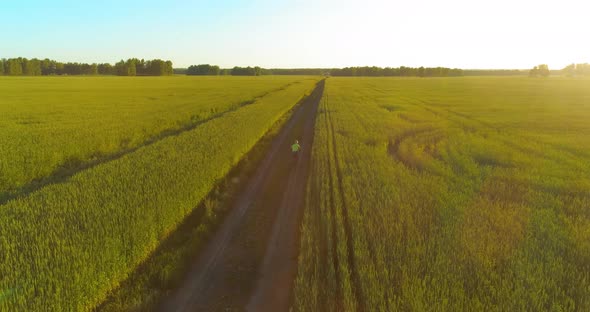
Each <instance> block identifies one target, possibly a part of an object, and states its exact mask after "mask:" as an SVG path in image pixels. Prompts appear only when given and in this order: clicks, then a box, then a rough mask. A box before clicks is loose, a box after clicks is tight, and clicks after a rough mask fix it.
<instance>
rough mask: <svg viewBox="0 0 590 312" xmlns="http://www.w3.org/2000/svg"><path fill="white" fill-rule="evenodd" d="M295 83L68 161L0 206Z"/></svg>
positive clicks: (6, 196) (0, 196)
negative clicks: (121, 145)
mask: <svg viewBox="0 0 590 312" xmlns="http://www.w3.org/2000/svg"><path fill="white" fill-rule="evenodd" d="M296 83H299V82H291V83H288V84H286V85H284V86H280V87H278V88H275V89H272V90H269V91H266V92H263V93H261V94H259V95H256V96H254V97H253V98H252V99H250V100H247V101H243V102H240V103H236V104H235V105H233V106H231V107H230V108H229V109H227V110H224V111H222V112H218V113H215V114H213V115H211V116H209V117H207V118H204V119H200V120H198V121H194V122H191V123H187V124H186V125H184V126H182V127H180V128H174V129H164V130H162V131H161V132H160V133H158V134H155V135H153V136H152V137H149V138H147V139H146V140H144V141H143V142H142V143H140V144H139V145H137V146H134V147H127V148H123V149H121V150H119V151H117V152H114V153H110V154H100V155H96V156H90V158H91V159H90V160H87V161H82V160H78V159H68V160H66V162H65V163H64V164H62V165H61V166H59V167H57V168H56V169H54V170H53V171H52V172H51V173H50V174H49V175H48V176H46V177H43V178H38V179H34V180H32V181H31V182H29V183H27V184H25V185H23V186H21V187H19V188H18V190H16V191H15V192H14V193H11V194H10V193H8V194H2V193H1V192H0V206H1V205H4V204H6V203H7V202H9V201H11V200H14V199H18V198H22V197H26V196H28V195H29V194H31V193H33V192H35V191H37V190H39V189H42V188H43V187H45V186H48V185H51V184H60V183H64V182H67V181H68V179H70V178H71V177H72V176H74V175H76V174H77V173H79V172H82V171H84V170H88V169H91V168H94V167H96V166H99V165H101V164H104V163H108V162H110V161H114V160H117V159H119V158H122V157H124V156H125V155H128V154H131V153H134V152H136V151H138V150H140V149H142V148H144V147H147V146H150V145H152V144H155V143H158V142H160V141H162V140H164V139H166V138H168V137H173V136H178V135H181V134H182V133H184V132H187V131H191V130H194V129H196V128H198V127H199V126H201V125H203V124H205V123H207V122H209V121H212V120H215V119H218V118H221V117H223V116H224V115H226V114H229V113H231V112H235V111H237V110H238V109H240V108H242V107H244V106H246V105H250V104H254V103H256V102H257V101H259V100H261V99H263V98H264V97H265V96H267V95H269V94H272V93H275V92H279V91H282V90H285V89H287V88H288V87H290V86H291V85H293V84H296Z"/></svg>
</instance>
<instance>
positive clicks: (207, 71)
mask: <svg viewBox="0 0 590 312" xmlns="http://www.w3.org/2000/svg"><path fill="white" fill-rule="evenodd" d="M186 74H187V75H201V76H202V75H219V66H217V65H213V66H212V65H209V64H200V65H191V66H189V67H188V68H187V70H186Z"/></svg>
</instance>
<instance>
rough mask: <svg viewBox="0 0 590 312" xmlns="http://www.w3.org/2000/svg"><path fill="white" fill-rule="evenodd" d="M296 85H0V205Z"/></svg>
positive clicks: (50, 80) (29, 81)
mask: <svg viewBox="0 0 590 312" xmlns="http://www.w3.org/2000/svg"><path fill="white" fill-rule="evenodd" d="M300 79H301V78H297V77H271V76H267V77H256V78H248V77H199V78H196V77H158V78H154V77H136V78H127V77H0V95H1V96H0V202H2V201H3V200H5V199H6V198H9V197H14V195H19V194H20V193H22V192H21V190H22V189H31V187H30V186H34V185H36V182H38V181H39V180H43V179H51V177H52V176H55V175H57V176H59V175H60V173H63V172H69V171H71V170H77V169H79V168H80V167H83V166H84V165H85V164H88V163H93V162H100V161H102V160H104V159H108V158H109V157H111V156H113V155H117V154H118V153H121V152H128V151H129V150H131V149H134V148H137V147H139V146H142V145H144V144H146V143H148V142H151V141H153V140H156V139H158V138H161V137H162V136H165V135H167V134H170V133H173V132H174V131H179V130H184V129H187V128H190V127H194V126H195V125H197V124H199V123H201V122H203V121H206V120H207V119H209V118H211V117H213V116H217V115H219V114H221V113H223V112H226V111H228V110H231V109H235V108H236V107H239V106H240V105H242V104H247V103H248V102H249V101H252V100H253V99H254V98H255V97H258V96H261V95H264V94H266V93H268V92H270V91H273V90H277V89H280V88H283V87H285V86H287V85H289V84H291V83H293V82H296V81H297V80H300ZM37 184H38V183H37Z"/></svg>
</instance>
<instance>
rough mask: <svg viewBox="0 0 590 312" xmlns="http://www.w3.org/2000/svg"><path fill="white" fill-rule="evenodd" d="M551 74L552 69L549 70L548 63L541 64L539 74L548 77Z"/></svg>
mask: <svg viewBox="0 0 590 312" xmlns="http://www.w3.org/2000/svg"><path fill="white" fill-rule="evenodd" d="M549 74H550V71H549V66H547V64H541V65H539V75H540V76H541V77H548V76H549Z"/></svg>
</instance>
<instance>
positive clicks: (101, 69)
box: [96, 63, 115, 75]
mask: <svg viewBox="0 0 590 312" xmlns="http://www.w3.org/2000/svg"><path fill="white" fill-rule="evenodd" d="M96 67H97V68H96V70H97V73H98V74H99V75H114V74H115V71H114V69H113V66H112V65H111V64H109V63H104V64H98V65H97V66H96Z"/></svg>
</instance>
